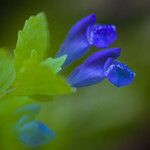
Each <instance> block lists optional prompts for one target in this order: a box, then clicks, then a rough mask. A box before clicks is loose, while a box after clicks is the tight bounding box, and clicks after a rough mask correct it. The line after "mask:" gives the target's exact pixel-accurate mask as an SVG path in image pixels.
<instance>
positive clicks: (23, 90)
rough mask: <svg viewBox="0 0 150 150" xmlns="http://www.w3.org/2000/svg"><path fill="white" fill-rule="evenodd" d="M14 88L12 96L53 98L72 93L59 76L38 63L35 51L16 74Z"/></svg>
mask: <svg viewBox="0 0 150 150" xmlns="http://www.w3.org/2000/svg"><path fill="white" fill-rule="evenodd" d="M15 87H16V90H15V91H14V92H12V94H13V95H30V96H33V95H49V96H53V95H62V94H66V93H70V92H72V88H71V87H70V86H69V84H68V83H67V82H66V81H65V80H64V79H63V78H62V77H61V76H60V75H58V74H55V73H54V72H53V70H51V69H50V67H48V66H45V65H41V64H40V63H39V62H38V60H37V52H36V51H35V50H33V51H32V53H31V57H30V58H29V59H28V60H27V61H26V62H25V63H24V65H23V68H22V69H21V70H20V72H19V73H18V75H17V80H16V83H15Z"/></svg>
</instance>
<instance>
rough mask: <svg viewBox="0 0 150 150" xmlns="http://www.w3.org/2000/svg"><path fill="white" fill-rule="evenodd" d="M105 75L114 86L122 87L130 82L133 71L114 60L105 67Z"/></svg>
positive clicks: (133, 74) (132, 78) (132, 77)
mask: <svg viewBox="0 0 150 150" xmlns="http://www.w3.org/2000/svg"><path fill="white" fill-rule="evenodd" d="M105 76H106V77H107V78H108V80H109V81H110V82H111V83H112V84H114V85H115V86H117V87H122V86H126V85H129V84H131V83H132V81H133V80H134V77H135V73H134V72H133V71H132V70H131V69H130V68H129V67H128V66H127V65H125V64H123V63H121V62H117V61H114V62H113V63H112V64H111V65H110V66H109V67H107V68H105Z"/></svg>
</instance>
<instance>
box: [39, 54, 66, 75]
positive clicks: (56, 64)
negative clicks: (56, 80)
mask: <svg viewBox="0 0 150 150" xmlns="http://www.w3.org/2000/svg"><path fill="white" fill-rule="evenodd" d="M66 58H67V55H63V56H61V57H59V58H51V57H50V58H47V59H46V60H44V61H43V62H42V63H41V64H42V65H44V66H47V67H49V68H50V69H51V70H52V71H53V72H54V73H58V72H59V71H60V70H61V66H62V65H63V64H64V62H65V60H66Z"/></svg>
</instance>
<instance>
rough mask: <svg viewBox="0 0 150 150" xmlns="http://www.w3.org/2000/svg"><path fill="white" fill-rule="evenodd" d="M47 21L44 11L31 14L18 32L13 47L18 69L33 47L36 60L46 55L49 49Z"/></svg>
mask: <svg viewBox="0 0 150 150" xmlns="http://www.w3.org/2000/svg"><path fill="white" fill-rule="evenodd" d="M49 37H50V35H49V31H48V23H47V19H46V16H45V14H44V13H40V14H38V15H37V16H31V17H30V18H29V19H28V20H27V21H26V22H25V25H24V28H23V30H22V31H19V33H18V40H17V45H16V49H15V66H16V69H17V70H18V69H20V68H21V66H22V64H23V62H24V61H25V60H26V59H28V58H29V57H30V55H31V51H32V50H33V49H35V50H36V52H37V57H38V60H39V61H41V60H42V59H43V58H45V57H46V53H47V50H48V49H49Z"/></svg>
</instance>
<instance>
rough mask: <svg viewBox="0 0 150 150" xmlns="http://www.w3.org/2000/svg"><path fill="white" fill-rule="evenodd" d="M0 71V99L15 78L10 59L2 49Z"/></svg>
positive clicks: (0, 51) (0, 50)
mask: <svg viewBox="0 0 150 150" xmlns="http://www.w3.org/2000/svg"><path fill="white" fill-rule="evenodd" d="M0 71H1V72H0V97H2V96H3V95H5V94H6V93H7V90H8V89H9V87H10V86H11V85H12V83H13V82H14V80H15V77H16V74H15V69H14V66H13V63H12V60H11V57H9V55H8V54H7V52H6V51H5V50H4V49H0Z"/></svg>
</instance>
